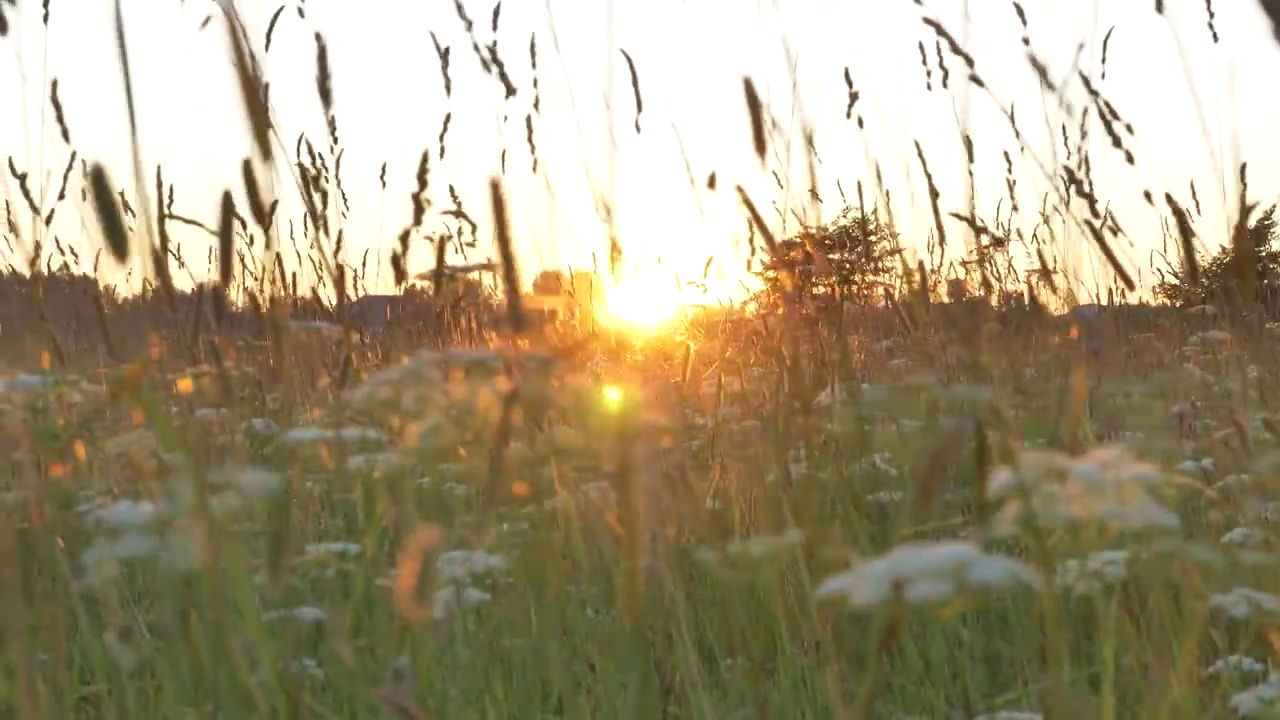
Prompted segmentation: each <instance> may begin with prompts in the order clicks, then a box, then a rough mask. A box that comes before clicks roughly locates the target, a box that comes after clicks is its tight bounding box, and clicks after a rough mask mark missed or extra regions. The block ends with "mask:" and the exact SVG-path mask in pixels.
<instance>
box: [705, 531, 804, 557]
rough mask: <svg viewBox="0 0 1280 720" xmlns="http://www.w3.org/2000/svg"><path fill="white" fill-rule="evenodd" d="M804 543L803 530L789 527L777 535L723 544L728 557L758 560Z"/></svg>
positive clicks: (760, 536)
mask: <svg viewBox="0 0 1280 720" xmlns="http://www.w3.org/2000/svg"><path fill="white" fill-rule="evenodd" d="M803 543H804V531H802V530H800V529H799V528H791V529H789V530H787V531H786V532H783V533H781V534H779V535H759V536H756V537H751V538H746V539H743V540H734V541H733V542H731V543H729V544H728V545H727V546H725V549H724V551H725V554H726V555H728V556H730V557H747V558H750V559H752V560H760V559H763V558H766V557H771V556H775V555H779V554H782V553H785V552H786V551H787V550H790V549H791V548H794V547H798V546H800V545H802V544H803Z"/></svg>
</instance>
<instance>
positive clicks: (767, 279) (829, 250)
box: [760, 207, 901, 305]
mask: <svg viewBox="0 0 1280 720" xmlns="http://www.w3.org/2000/svg"><path fill="white" fill-rule="evenodd" d="M900 270H901V267H900V264H899V260H898V252H897V234H896V233H894V232H893V230H892V229H891V228H890V227H889V226H888V225H887V224H886V223H884V222H882V221H881V220H880V218H879V216H878V214H877V213H876V212H875V211H871V212H866V211H863V210H859V209H856V208H852V207H845V208H844V209H843V210H842V211H841V212H840V215H839V216H838V217H836V219H835V220H833V221H831V222H830V223H828V224H826V225H821V226H815V227H806V228H803V229H802V230H801V231H800V232H798V233H796V234H795V235H794V236H792V237H790V238H787V239H786V240H784V241H782V242H781V243H779V253H778V255H777V256H775V257H771V258H770V259H769V260H768V261H767V262H766V263H765V265H764V266H763V267H762V268H761V271H760V277H761V279H762V280H764V283H765V287H764V290H763V291H762V293H763V295H764V298H763V299H764V300H765V301H766V303H765V304H774V303H775V302H776V301H777V300H778V299H779V298H780V297H781V295H780V293H781V290H782V287H783V282H784V277H785V276H787V275H790V276H791V277H792V278H794V279H795V281H796V285H797V291H798V292H799V293H800V298H801V299H803V300H806V301H811V300H829V301H838V300H843V301H847V302H853V303H855V304H858V305H872V304H875V303H876V302H877V301H878V299H879V298H880V297H881V296H882V295H883V293H884V291H885V290H888V289H892V288H893V287H894V285H895V281H896V280H897V279H898V277H899V275H900Z"/></svg>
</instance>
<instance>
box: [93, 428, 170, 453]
mask: <svg viewBox="0 0 1280 720" xmlns="http://www.w3.org/2000/svg"><path fill="white" fill-rule="evenodd" d="M159 447H160V443H159V442H158V441H157V440H156V436H155V434H154V433H152V432H151V431H150V430H148V429H146V428H138V429H137V430H130V431H129V432H126V433H122V434H120V435H117V436H115V437H113V438H111V439H110V440H108V441H107V442H106V444H105V445H103V447H102V449H103V451H104V452H105V453H106V454H108V455H123V454H125V453H135V452H155V451H156V450H157V449H158V448H159Z"/></svg>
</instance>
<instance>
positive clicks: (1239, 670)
mask: <svg viewBox="0 0 1280 720" xmlns="http://www.w3.org/2000/svg"><path fill="white" fill-rule="evenodd" d="M1266 671H1267V665H1266V663H1263V662H1261V661H1259V660H1255V659H1253V658H1251V657H1249V656H1248V655H1228V656H1227V657H1224V658H1218V659H1217V660H1214V661H1213V664H1211V665H1210V666H1209V667H1207V668H1205V672H1206V673H1208V674H1209V675H1256V674H1261V673H1264V672H1266Z"/></svg>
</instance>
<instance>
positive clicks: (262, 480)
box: [209, 467, 284, 500]
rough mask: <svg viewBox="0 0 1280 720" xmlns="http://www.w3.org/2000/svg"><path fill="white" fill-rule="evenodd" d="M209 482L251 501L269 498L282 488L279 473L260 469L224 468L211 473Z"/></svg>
mask: <svg viewBox="0 0 1280 720" xmlns="http://www.w3.org/2000/svg"><path fill="white" fill-rule="evenodd" d="M209 480H210V482H211V483H213V484H215V485H220V486H223V487H228V488H231V489H232V490H234V491H235V492H237V493H240V494H241V495H243V496H244V497H246V498H249V499H251V500H257V499H261V498H266V497H270V496H272V495H275V494H276V493H278V492H280V491H281V490H282V489H283V488H284V477H283V476H282V475H281V474H280V473H278V472H274V471H272V470H267V469H265V468H260V467H224V468H221V469H219V470H217V471H215V472H213V473H212V474H211V476H210V478H209Z"/></svg>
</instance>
